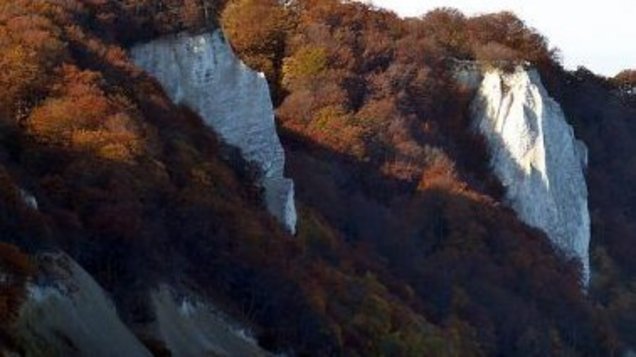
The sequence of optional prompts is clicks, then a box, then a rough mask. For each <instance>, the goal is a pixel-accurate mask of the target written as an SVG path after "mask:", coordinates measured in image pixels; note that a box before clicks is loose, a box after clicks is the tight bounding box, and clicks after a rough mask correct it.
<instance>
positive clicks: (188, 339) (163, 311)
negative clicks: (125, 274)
mask: <svg viewBox="0 0 636 357" xmlns="http://www.w3.org/2000/svg"><path fill="white" fill-rule="evenodd" d="M150 299H151V303H152V308H153V311H154V315H155V319H154V321H153V322H152V323H151V324H150V325H149V326H148V327H147V328H146V334H147V335H149V336H151V337H152V338H153V339H155V340H158V341H162V342H163V343H164V344H165V346H166V348H167V349H168V350H169V351H170V353H171V354H172V355H173V356H267V355H269V354H268V353H267V352H265V351H264V350H262V349H261V348H260V347H258V344H257V342H256V341H255V340H254V339H253V338H251V337H249V335H250V334H249V333H248V332H246V330H245V329H244V328H242V327H241V326H239V325H238V324H236V323H234V322H232V320H231V319H230V318H229V317H227V316H224V315H223V314H222V313H221V312H219V311H218V310H216V309H215V308H214V306H213V305H212V304H211V303H210V302H209V301H206V300H205V299H202V298H200V297H198V296H196V295H193V294H191V293H183V292H181V293H176V292H175V291H174V290H173V289H172V288H171V287H169V286H167V285H162V286H160V287H159V289H157V290H155V291H154V292H152V293H151V296H150Z"/></svg>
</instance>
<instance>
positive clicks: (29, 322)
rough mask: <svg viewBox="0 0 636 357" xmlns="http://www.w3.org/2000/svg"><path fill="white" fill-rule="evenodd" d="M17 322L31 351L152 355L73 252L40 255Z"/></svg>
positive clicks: (16, 327) (38, 353)
mask: <svg viewBox="0 0 636 357" xmlns="http://www.w3.org/2000/svg"><path fill="white" fill-rule="evenodd" d="M39 261H40V263H39V265H40V271H41V272H40V275H39V277H38V279H37V283H35V282H34V283H29V284H28V286H27V292H28V295H27V299H26V301H25V302H24V303H23V305H22V307H21V309H20V312H19V317H18V320H17V323H16V326H15V330H16V334H17V335H18V336H19V340H20V341H21V342H22V343H23V344H24V348H25V350H26V354H27V355H32V356H151V354H150V352H149V351H148V350H147V349H146V347H144V345H143V344H142V343H141V342H140V341H139V340H138V339H137V338H136V337H135V335H133V333H132V332H130V330H129V329H128V327H126V325H124V323H123V322H122V321H121V320H120V319H119V316H118V315H117V311H116V310H115V307H114V305H113V304H112V303H111V301H110V300H109V299H108V297H107V295H106V293H105V292H104V290H103V289H102V288H101V287H100V286H99V285H98V284H97V283H96V282H95V280H93V278H92V277H91V276H90V275H89V274H88V273H87V272H86V271H84V269H82V268H81V267H80V266H79V265H77V263H75V262H74V261H73V260H72V259H71V258H69V257H68V256H66V255H64V254H61V253H56V254H45V255H42V256H41V257H40V258H39Z"/></svg>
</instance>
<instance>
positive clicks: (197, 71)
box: [131, 31, 297, 233]
mask: <svg viewBox="0 0 636 357" xmlns="http://www.w3.org/2000/svg"><path fill="white" fill-rule="evenodd" d="M131 56H132V58H133V60H134V61H135V63H136V64H137V65H138V66H140V67H141V68H143V69H144V70H146V71H147V72H149V73H150V74H152V75H153V76H154V77H156V78H157V80H159V82H160V83H161V84H162V85H163V87H164V89H165V91H166V92H167V94H168V95H169V96H170V97H171V99H172V100H173V101H174V102H175V103H179V104H184V105H186V106H188V107H189V108H191V109H192V110H194V111H195V112H197V113H198V114H199V115H200V116H201V117H202V118H203V120H204V121H205V122H206V124H207V125H208V126H210V127H211V128H212V129H213V130H214V131H215V132H216V133H218V134H219V136H220V137H221V138H222V139H223V140H224V141H225V142H226V143H228V144H230V145H232V146H235V147H238V148H239V149H240V150H241V152H242V154H243V156H244V158H245V159H246V160H248V161H252V162H255V163H256V164H257V165H258V166H259V167H260V169H261V171H262V177H261V185H262V186H263V188H264V190H265V201H266V204H267V208H268V210H269V211H270V212H271V213H272V214H273V215H274V216H275V217H277V218H278V219H279V220H280V221H281V222H282V223H283V224H284V225H285V226H286V227H287V229H288V230H289V231H291V232H292V233H295V230H296V219H297V217H296V209H295V204H294V184H293V181H292V180H290V179H287V178H285V177H284V176H283V171H284V167H285V153H284V151H283V147H282V145H281V143H280V139H279V137H278V135H277V133H276V125H275V122H274V109H273V105H272V101H271V98H270V95H269V89H268V86H267V81H266V80H265V77H264V75H263V74H262V73H257V72H254V71H253V70H251V69H250V68H248V67H247V66H246V65H245V64H243V63H242V62H241V61H240V60H239V59H238V58H237V57H236V56H235V55H234V53H233V52H232V49H231V47H230V46H229V44H228V43H227V42H226V41H225V39H224V38H223V35H222V33H221V32H220V31H215V32H214V33H206V34H201V35H188V34H180V35H176V36H170V37H166V38H162V39H158V40H155V41H152V42H150V43H146V44H142V45H138V46H135V47H133V48H132V49H131Z"/></svg>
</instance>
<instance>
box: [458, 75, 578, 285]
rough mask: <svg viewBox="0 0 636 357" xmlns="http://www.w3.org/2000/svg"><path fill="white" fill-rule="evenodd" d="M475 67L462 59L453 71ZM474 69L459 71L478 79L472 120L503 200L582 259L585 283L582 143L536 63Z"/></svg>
mask: <svg viewBox="0 0 636 357" xmlns="http://www.w3.org/2000/svg"><path fill="white" fill-rule="evenodd" d="M476 70H477V69H476V67H473V68H468V67H466V66H465V65H464V66H463V68H462V69H460V70H459V72H458V73H461V72H471V71H476ZM479 71H480V76H481V80H480V81H475V75H474V73H473V74H466V73H463V74H461V75H458V76H457V78H458V80H460V81H461V82H463V83H464V84H466V85H468V86H474V85H475V83H477V85H478V88H476V89H477V95H476V98H475V99H474V101H473V103H472V106H471V113H472V117H473V124H474V125H475V128H476V129H477V130H478V131H479V132H480V133H481V134H482V135H483V136H484V137H485V139H486V141H487V143H488V146H489V150H490V157H491V167H492V169H493V170H494V173H495V174H496V176H497V177H498V178H499V180H500V181H501V183H502V184H503V185H504V187H505V188H506V200H507V203H508V204H509V205H510V206H511V207H512V208H513V209H514V210H515V211H516V212H517V214H518V216H519V218H520V219H521V220H523V221H524V222H526V223H527V224H528V225H530V226H533V227H536V228H539V229H541V230H543V231H544V232H545V233H546V234H547V235H548V237H549V238H550V239H551V241H552V242H553V243H554V245H555V246H557V247H558V248H560V249H561V250H562V251H563V252H565V253H566V254H568V255H569V256H573V257H576V258H578V259H580V261H581V263H582V265H583V271H582V281H583V283H584V284H586V285H587V283H588V280H589V274H590V268H589V253H588V249H589V243H590V215H589V211H588V192H587V185H586V182H585V176H584V170H585V167H586V165H587V148H586V146H585V144H584V143H583V142H581V141H578V140H576V138H575V137H574V131H573V129H572V127H571V126H570V125H569V124H568V122H567V120H566V118H565V114H564V113H563V111H562V109H561V107H560V106H559V104H558V103H557V102H556V101H554V100H553V99H552V98H551V97H550V96H549V95H548V93H547V91H546V89H545V88H544V87H543V84H542V83H541V79H540V76H539V74H538V72H537V71H536V70H534V69H529V68H527V67H525V66H517V67H516V68H515V69H514V71H512V72H507V71H504V70H501V69H488V70H484V71H483V72H482V71H481V70H479ZM465 79H469V80H465Z"/></svg>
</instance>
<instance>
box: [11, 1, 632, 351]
mask: <svg viewBox="0 0 636 357" xmlns="http://www.w3.org/2000/svg"><path fill="white" fill-rule="evenodd" d="M283 3H284V4H283ZM219 27H221V28H222V29H223V30H224V32H225V34H226V35H227V37H228V39H229V41H230V43H231V44H232V46H233V47H234V49H235V50H236V52H237V53H238V54H239V55H240V56H241V58H242V59H243V60H244V61H245V63H246V64H247V65H248V66H250V67H252V68H254V69H256V70H259V71H262V72H263V73H264V74H265V75H266V77H267V79H268V81H269V83H270V90H271V93H272V98H273V100H274V104H275V107H276V114H277V120H278V126H279V132H280V133H281V136H282V141H283V146H284V147H285V149H286V153H287V160H288V165H287V173H288V175H289V176H290V177H292V178H293V179H294V180H295V181H296V196H297V201H296V204H297V206H298V208H299V221H298V233H297V235H296V236H291V235H290V234H288V233H287V232H286V231H285V230H284V229H283V228H282V227H281V226H280V225H279V223H278V222H277V221H276V220H275V219H274V218H272V217H271V216H270V215H269V214H268V213H267V211H266V210H265V208H264V204H263V198H262V192H261V189H260V188H259V187H258V186H257V185H255V177H256V174H257V173H256V172H255V171H256V169H255V168H254V166H253V165H252V164H250V163H248V162H245V161H244V160H243V159H242V158H241V155H240V153H239V152H238V151H237V150H236V149H235V148H232V147H229V146H227V145H224V144H223V143H222V142H221V141H220V140H218V139H217V137H216V136H215V134H214V133H213V132H212V131H210V130H208V129H207V128H206V127H205V126H204V124H203V123H202V121H201V119H200V118H199V117H197V115H196V114H194V113H193V112H192V111H191V110H189V109H188V108H186V107H184V106H177V105H175V104H173V103H172V102H171V101H170V100H169V98H168V97H167V96H166V94H165V93H164V92H163V90H162V89H161V87H160V85H159V84H158V83H157V81H155V80H154V79H153V78H152V77H151V76H150V75H148V74H147V73H144V72H143V71H141V70H140V69H139V68H137V67H136V66H135V65H134V64H133V63H132V61H131V60H130V58H129V56H128V54H127V49H128V48H129V47H130V46H132V45H134V44H136V43H140V42H145V41H149V40H152V39H155V38H158V37H160V36H164V35H170V34H174V33H178V32H181V31H189V32H193V33H196V32H202V31H210V30H213V29H216V28H219ZM0 48H2V49H3V51H1V52H0V240H1V241H2V243H1V244H0V321H2V322H0V347H2V348H3V349H5V350H7V351H16V352H18V353H20V352H24V348H25V346H24V345H23V343H24V341H21V340H20V338H19V331H15V329H14V328H13V327H14V326H13V324H12V322H13V321H14V320H15V319H16V318H17V315H18V314H19V309H20V304H21V301H22V300H23V299H24V297H25V295H26V294H28V291H27V290H28V289H27V285H26V283H27V282H28V281H32V280H33V279H35V276H36V275H37V268H38V259H37V256H38V253H41V252H46V251H51V250H63V251H65V252H66V253H68V254H69V255H70V256H71V257H73V258H74V259H75V260H76V261H77V262H78V263H79V264H80V265H82V267H83V268H84V269H86V270H87V271H88V272H89V273H90V274H91V275H92V276H93V277H94V278H95V279H96V280H97V281H98V282H99V283H100V284H101V285H102V286H103V287H104V288H105V289H106V290H107V291H108V292H109V294H110V295H111V297H112V298H113V300H114V302H115V304H116V306H117V309H118V312H119V315H120V316H121V318H122V320H123V321H124V322H125V323H126V324H128V325H129V326H131V328H132V329H133V332H136V331H135V330H134V326H136V325H138V324H139V323H141V322H143V321H144V320H145V319H147V312H148V306H147V305H148V302H147V299H146V296H147V294H148V292H149V291H150V290H152V289H155V288H157V286H158V285H159V284H161V283H165V282H168V283H171V284H174V285H183V286H187V287H189V288H192V289H195V290H197V291H198V292H199V293H200V294H202V295H204V296H206V297H208V298H210V299H212V300H213V301H215V303H216V304H217V305H218V306H219V307H220V308H221V309H223V310H224V311H225V312H227V313H228V314H229V315H232V316H234V317H235V318H236V319H238V320H240V321H241V322H243V323H245V324H246V325H248V326H249V327H250V328H251V329H252V330H253V331H254V332H255V334H256V337H257V339H258V341H259V343H260V344H261V346H262V347H264V348H265V349H268V350H270V351H272V352H286V353H289V354H291V355H295V354H298V355H360V356H367V355H396V356H422V355H455V356H459V355H460V356H466V355H506V356H507V355H612V354H619V353H622V352H623V351H624V350H626V349H627V348H628V347H629V346H634V345H636V332H635V331H634V329H633V326H635V325H636V285H635V280H634V277H635V276H636V265H635V263H634V259H632V258H633V257H634V256H635V254H636V251H635V249H636V248H634V245H633V244H631V243H633V242H634V239H635V237H634V235H635V233H634V232H636V229H634V228H636V212H635V211H634V202H636V201H635V200H634V197H633V194H632V193H631V191H630V184H631V183H632V182H634V180H633V179H632V178H634V179H636V177H634V176H635V175H636V170H634V165H633V159H632V158H631V156H630V153H631V152H633V150H632V149H634V148H633V146H634V144H633V142H634V140H633V138H634V137H636V124H635V122H634V119H635V118H636V104H634V103H636V100H634V98H633V96H632V95H631V94H629V93H628V91H627V90H626V89H625V88H626V83H630V82H629V80H631V79H630V78H631V77H630V75H629V72H625V74H624V75H622V76H620V77H618V78H616V79H615V80H613V81H610V80H608V79H604V78H599V77H596V76H595V75H593V74H592V73H589V72H587V71H585V70H583V69H581V70H579V71H578V72H575V73H568V72H566V71H564V70H563V69H562V68H561V65H560V63H559V59H558V51H556V50H554V49H551V48H548V45H547V40H546V39H545V38H543V37H542V36H541V35H540V34H538V33H537V32H536V31H535V30H533V29H531V28H529V27H527V26H526V25H525V24H524V23H523V22H522V21H521V20H519V19H518V18H516V17H515V16H514V15H513V14H510V13H500V14H492V15H484V16H479V17H475V18H467V17H465V16H464V15H462V14H461V13H459V12H457V11H455V10H451V9H440V10H437V11H434V12H431V13H429V14H426V15H425V16H423V17H421V18H417V19H400V18H398V17H397V16H396V15H394V14H392V13H389V12H386V11H381V10H378V9H373V8H370V7H369V6H368V5H364V4H360V3H354V2H347V1H345V2H341V1H337V0H294V1H288V2H280V1H276V0H229V1H214V0H125V1H115V0H0ZM458 60H476V61H480V63H482V64H483V65H484V66H503V67H506V66H510V65H513V64H515V63H521V62H529V63H530V64H532V65H533V66H535V67H536V68H538V69H539V71H540V73H541V75H542V77H543V80H544V82H545V83H546V85H547V87H548V89H549V90H550V92H551V94H552V95H553V96H554V97H555V98H556V99H557V100H558V101H560V102H561V104H562V105H563V107H564V109H565V112H566V114H567V115H568V117H569V118H570V120H571V122H572V124H573V125H574V126H575V129H576V132H577V135H579V136H580V137H581V138H582V139H583V140H584V141H585V142H586V143H587V144H588V146H589V149H590V167H589V171H588V173H587V174H588V184H589V191H590V197H591V201H590V205H591V206H590V210H591V212H592V227H593V228H592V229H593V234H592V242H593V243H592V245H593V254H594V259H593V261H592V282H591V286H590V288H589V291H588V292H586V291H584V289H583V287H582V286H581V284H580V283H579V279H578V274H579V269H580V266H579V264H578V263H577V262H575V261H572V260H569V259H567V258H566V257H565V256H564V255H563V254H562V253H561V252H559V251H557V250H555V249H554V248H553V247H552V245H551V244H550V242H549V241H548V240H547V238H546V237H545V235H544V234H543V233H541V232H540V231H538V230H536V229H532V228H530V227H528V226H526V225H524V224H523V223H521V222H520V221H519V220H518V219H517V217H516V215H515V213H514V212H512V211H511V210H510V209H508V208H506V206H505V204H504V202H502V194H503V193H502V190H503V188H502V186H501V184H500V183H499V182H498V180H497V179H496V178H495V177H494V176H493V175H492V173H491V172H490V169H489V167H488V157H489V156H488V155H489V153H488V152H487V150H486V146H485V144H484V142H483V139H482V138H481V137H479V136H478V135H477V134H476V133H475V132H474V131H473V130H471V123H470V118H469V115H468V106H469V103H470V101H471V99H472V98H473V96H474V93H473V92H472V91H471V90H470V89H469V88H466V87H464V86H461V85H460V84H458V83H457V81H455V80H454V79H453V68H454V67H453V66H454V63H456V61H458ZM26 195H33V196H34V197H35V198H37V207H35V206H33V205H29V204H28V200H25V199H24V197H25V196H26ZM86 318H87V319H90V316H87V317H86ZM143 342H145V343H146V345H147V346H148V348H149V349H151V350H152V351H154V352H155V353H157V354H159V353H160V352H161V351H164V348H165V346H161V345H157V342H156V341H143ZM0 350H1V349H0Z"/></svg>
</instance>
